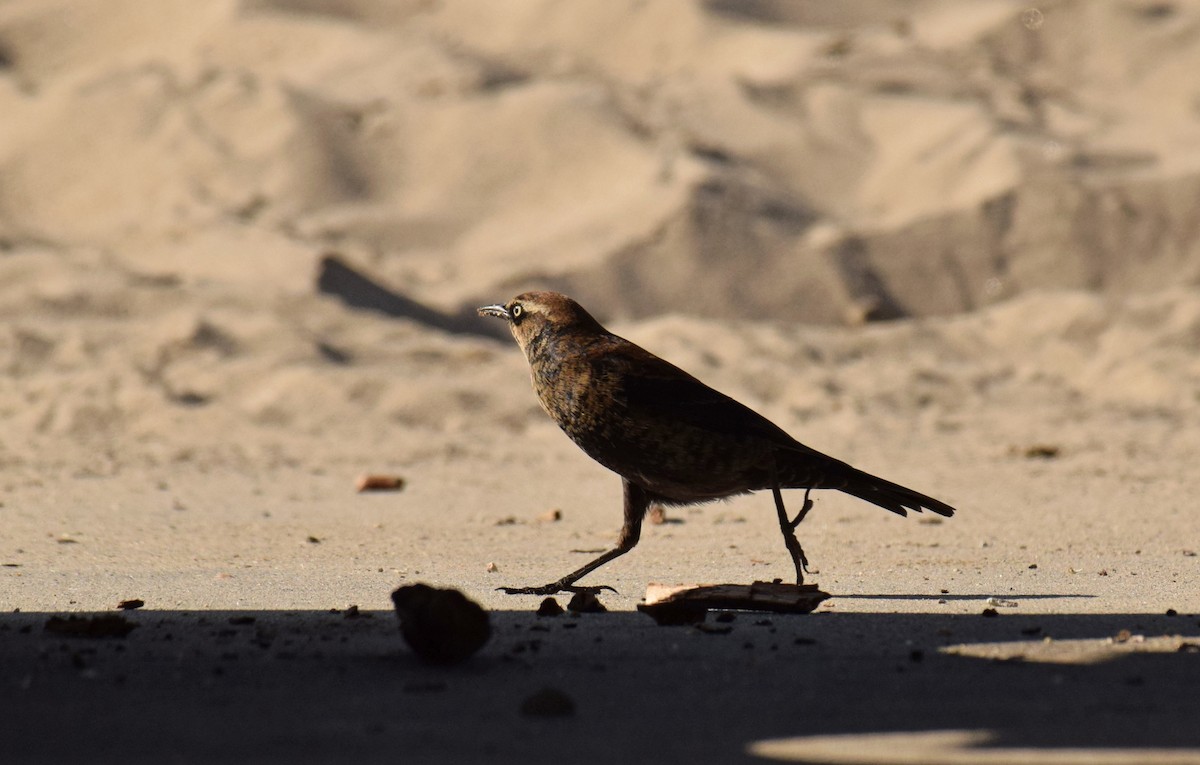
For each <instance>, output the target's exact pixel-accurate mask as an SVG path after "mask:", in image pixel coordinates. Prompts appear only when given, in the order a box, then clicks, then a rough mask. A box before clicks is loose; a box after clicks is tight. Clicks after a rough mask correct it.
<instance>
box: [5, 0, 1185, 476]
mask: <svg viewBox="0 0 1200 765" xmlns="http://www.w3.org/2000/svg"><path fill="white" fill-rule="evenodd" d="M0 114H2V115H3V119H0V315H2V316H3V319H4V331H3V332H2V333H0V359H2V360H3V365H4V368H5V369H6V371H7V373H8V376H9V379H10V384H8V385H6V386H5V393H4V394H3V396H2V399H3V401H2V403H0V406H2V407H3V410H4V413H5V419H6V421H7V424H6V429H7V433H8V437H7V438H6V439H5V440H6V443H5V445H4V450H5V451H4V460H5V461H6V462H8V463H11V464H23V463H40V462H41V461H42V460H43V459H44V458H46V459H49V458H50V457H48V456H46V455H38V453H37V452H36V451H31V449H35V448H36V445H37V444H45V445H46V448H47V449H49V454H50V455H53V454H58V453H62V454H66V453H67V452H69V451H70V450H71V449H73V448H75V446H76V445H78V444H82V443H86V444H88V445H87V446H86V447H85V448H84V449H83V455H76V456H73V457H70V458H65V457H64V458H63V459H64V462H65V463H66V464H75V462H76V459H77V458H84V459H90V460H94V459H95V455H96V450H95V444H104V445H105V448H106V449H107V450H108V451H110V452H112V453H113V454H116V453H117V452H120V453H121V454H128V453H130V450H132V451H133V452H141V453H143V457H145V458H147V459H151V460H155V461H157V460H162V459H167V458H168V456H169V455H170V454H172V453H179V452H186V453H189V454H190V453H194V450H195V449H197V448H200V447H201V446H202V445H203V444H204V443H205V442H206V441H208V440H212V441H214V442H224V443H225V446H223V447H221V448H224V449H226V450H228V449H230V448H232V447H230V446H229V445H228V440H229V439H228V438H227V435H228V433H229V432H230V430H229V429H230V428H234V427H237V428H246V427H249V428H250V430H249V431H247V432H248V433H249V432H258V431H262V432H265V435H264V436H263V437H264V438H266V440H267V441H268V442H272V441H275V440H279V439H281V438H282V435H281V434H284V433H286V434H291V433H293V432H295V433H298V434H304V433H308V434H310V435H313V436H314V437H319V436H317V435H316V434H322V435H324V436H332V435H333V431H339V429H340V431H339V432H341V435H343V436H345V437H347V438H348V439H350V440H355V439H365V440H366V441H367V442H369V443H371V444H380V443H387V442H388V441H389V440H390V439H391V437H392V431H391V428H392V425H393V424H395V423H400V424H401V425H404V426H411V427H416V428H418V429H420V430H428V431H430V432H432V433H439V434H445V433H447V432H451V431H453V430H454V428H455V427H463V428H473V427H487V426H490V425H500V426H501V427H502V428H511V427H524V424H525V423H527V422H530V421H533V420H532V418H536V417H537V416H538V414H537V413H536V411H535V410H534V407H533V406H532V402H531V401H530V400H529V398H528V397H527V396H526V395H525V393H526V392H525V391H524V390H521V389H520V388H521V386H491V385H482V384H480V382H481V381H483V380H496V379H500V376H501V375H507V376H510V377H511V376H516V375H519V374H520V372H519V367H520V363H519V360H518V359H516V358H515V357H514V354H513V353H512V352H511V349H510V348H507V347H502V346H495V345H493V344H490V343H486V342H480V341H477V340H472V339H471V338H470V337H469V335H470V334H471V333H472V332H474V331H484V330H482V329H479V327H480V325H476V324H473V323H472V321H471V320H470V318H469V309H470V306H472V305H475V304H478V303H481V302H485V301H486V302H491V301H494V300H497V299H504V298H507V297H509V296H510V295H511V294H513V293H515V292H516V291H519V290H522V289H526V288H529V287H536V286H549V287H555V288H558V289H561V290H564V291H567V292H569V293H571V294H573V295H574V296H576V297H577V298H578V299H579V300H581V301H582V302H583V303H584V304H585V305H587V306H588V307H590V308H591V309H592V310H593V311H594V312H595V313H597V315H599V316H600V317H602V318H603V319H605V320H615V321H618V322H621V321H625V322H628V321H631V320H641V319H645V318H650V317H657V316H664V315H671V316H674V317H675V318H673V319H671V320H669V321H667V323H665V324H664V323H661V322H656V323H652V324H651V325H649V326H647V327H646V328H644V329H638V330H636V332H637V334H638V335H639V337H640V338H656V337H660V336H661V338H662V344H663V345H664V346H667V347H668V349H669V350H672V351H674V352H675V353H676V354H677V355H679V356H683V357H685V358H686V357H687V356H688V354H689V353H691V354H692V355H693V356H695V357H696V360H697V362H698V363H699V365H700V367H701V371H705V370H704V367H705V365H706V364H707V366H708V367H711V369H710V370H709V374H710V379H714V381H715V382H718V383H721V384H723V385H725V386H726V387H729V386H733V387H734V388H735V389H736V388H739V387H740V386H746V387H751V386H753V389H752V390H751V391H750V392H751V393H752V394H753V395H754V396H755V398H756V401H755V402H754V403H756V404H757V405H759V406H768V407H770V406H778V407H780V408H781V409H784V410H786V409H788V408H791V409H793V410H795V411H797V412H803V411H810V410H811V414H812V415H813V416H818V415H819V414H820V413H821V412H824V411H826V410H828V409H829V408H830V406H831V405H837V404H838V403H839V400H840V398H844V397H846V396H850V397H852V398H854V397H858V398H860V399H861V400H862V401H868V400H873V398H877V397H883V398H886V399H887V400H888V401H889V402H890V405H891V406H892V407H893V408H894V409H895V408H897V407H898V408H899V409H897V412H899V411H900V410H903V409H904V408H905V407H916V408H921V407H925V408H929V407H931V406H933V407H937V406H943V405H950V404H953V405H956V406H963V407H966V406H968V405H970V404H971V403H975V404H981V405H982V404H984V403H986V402H987V401H992V400H993V399H995V398H996V396H998V395H999V393H1000V392H1001V391H1003V390H1005V389H1011V390H1014V391H1019V395H1020V396H1022V397H1026V398H1028V387H1027V386H1028V385H1029V384H1030V383H1029V381H1030V380H1036V381H1040V382H1041V383H1044V384H1046V385H1053V386H1058V387H1059V388H1061V389H1062V391H1065V392H1069V393H1070V394H1071V395H1073V396H1076V397H1080V398H1081V400H1083V401H1084V402H1094V403H1096V404H1098V405H1104V404H1107V403H1110V402H1118V403H1125V404H1130V405H1135V404H1136V405H1138V406H1142V407H1151V408H1153V407H1168V408H1178V407H1184V408H1188V407H1190V406H1191V405H1194V404H1195V403H1196V398H1197V392H1198V391H1200V383H1198V378H1200V367H1198V364H1200V362H1198V361H1197V358H1198V356H1197V353H1196V348H1197V344H1198V343H1200V296H1198V295H1197V292H1196V289H1195V285H1196V284H1197V281H1198V280H1200V7H1197V6H1195V5H1192V4H1187V3H1168V2H1135V1H1133V0H1128V1H1122V2H1115V1H1113V2H1107V1H1106V2H1092V1H1088V2H1053V3H1046V4H1043V5H1041V6H1039V7H1038V8H1037V9H1033V8H1029V7H1027V6H1025V5H1022V4H1020V3H1012V2H1002V1H998V2H991V1H985V0H980V1H979V2H971V3H961V2H912V3H904V4H894V3H881V2H871V1H868V0H859V1H857V2H846V3H838V4H836V7H831V6H830V4H828V3H823V2H769V1H766V0H763V1H761V2H737V3H734V2H720V1H718V0H712V1H711V2H655V3H642V2H618V1H615V0H595V1H594V2H572V3H562V2H549V1H545V0H537V1H534V0H529V1H527V2H506V3H491V2H482V1H481V2H453V3H439V2H428V1H426V0H421V1H420V2H392V1H390V0H388V1H387V2H384V1H383V0H328V1H322V0H290V1H289V0H243V1H241V2H235V1H234V0H211V1H209V2H202V3H197V2H191V1H190V0H178V1H175V0H163V1H162V2H155V3H149V4H148V3H143V2H138V1H136V0H128V1H124V0H122V1H117V0H113V1H112V2H105V3H102V4H101V3H94V2H87V1H86V0H7V1H6V2H2V3H0ZM327 255H333V256H335V257H336V260H335V261H328V262H333V263H335V264H337V265H339V266H345V267H346V270H348V272H349V273H351V274H361V275H365V276H367V278H369V279H372V280H376V281H377V282H378V283H379V284H380V285H382V286H384V288H385V289H389V290H391V291H393V292H394V293H396V294H397V295H398V296H401V297H402V298H403V299H404V300H406V301H408V302H407V303H406V305H408V306H409V308H411V313H410V314H409V315H410V316H411V317H412V318H414V319H416V321H409V322H399V323H397V322H390V321H379V320H376V319H375V318H373V317H372V316H369V315H366V314H358V313H351V312H347V311H346V310H345V309H344V307H343V306H342V304H341V303H340V302H339V301H338V300H337V299H336V298H335V297H332V296H330V295H323V294H322V291H321V289H320V288H319V286H318V285H319V283H320V282H321V276H320V274H321V272H322V266H321V263H322V258H324V257H325V256H327ZM328 262H327V264H328ZM333 291H336V289H335V290H333ZM400 313H402V314H403V313H404V311H403V310H402V311H400ZM431 316H432V317H437V316H446V317H455V316H458V317H460V319H458V320H454V321H457V322H458V323H457V324H455V323H454V321H451V320H449V319H448V320H447V321H450V323H449V324H446V323H445V322H443V323H442V324H438V323H437V322H433V324H434V327H435V328H434V329H433V330H431V329H429V328H428V325H429V324H430V322H429V317H431ZM908 317H942V318H938V319H937V320H933V319H928V320H924V321H922V322H919V323H909V324H902V325H899V326H895V327H886V328H885V327H880V328H879V329H878V330H874V329H868V330H866V331H839V330H837V329H834V328H826V329H820V330H815V329H814V330H808V329H798V328H797V327H799V326H802V325H809V324H821V325H839V324H851V325H857V324H862V323H863V322H870V321H874V320H880V319H897V318H908ZM718 320H733V321H734V322H735V323H734V324H732V325H718V323H717V322H718ZM759 320H761V321H764V322H766V323H765V324H762V325H761V326H759V325H755V324H754V323H753V322H754V321H759ZM798 323H800V324H798ZM622 326H623V327H624V328H626V329H629V331H630V332H634V331H635V330H633V329H630V328H629V327H628V325H622ZM447 327H451V328H454V327H456V328H458V329H459V330H462V331H464V332H466V333H467V336H462V335H461V333H459V336H452V334H447V333H446V332H445V331H443V330H445V329H447ZM757 337H768V338H770V343H771V347H770V349H769V350H768V349H764V348H762V347H757V346H756V345H755V343H753V342H748V341H749V340H750V338H757ZM718 338H724V339H726V340H727V342H716V341H717V339H718ZM897 338H904V340H903V342H902V343H901V344H900V345H897V344H896V343H897V342H900V341H897ZM714 343H715V344H714ZM811 345H816V346H822V345H825V346H828V347H825V348H824V349H822V350H814V349H813V348H812V347H810V346H811ZM676 346H678V347H676ZM849 346H853V347H856V348H859V350H858V351H856V353H862V354H865V355H868V356H870V358H871V359H872V361H871V363H870V364H863V365H862V366H863V368H858V366H854V368H853V371H852V372H851V370H850V369H849V368H848V362H843V361H840V360H839V359H838V354H837V353H836V352H835V351H833V350H830V348H832V347H849ZM897 348H903V349H904V350H897ZM493 366H503V367H504V370H503V372H499V371H496V372H493V370H492V369H491V367H493ZM893 367H894V369H893ZM747 368H762V374H758V373H756V374H753V375H746V374H745V373H744V372H729V371H722V370H745V369H747ZM884 370H891V371H884ZM843 374H845V375H846V376H848V377H851V378H852V382H851V383H849V386H850V387H849V389H847V388H845V387H842V386H834V387H837V388H838V391H839V392H837V393H827V391H828V390H830V384H826V385H825V386H824V387H822V386H821V384H820V381H821V380H822V379H824V378H825V377H826V376H829V375H833V376H835V377H836V376H841V375H843ZM772 376H777V377H778V378H779V379H780V382H779V383H778V384H768V383H767V382H764V380H769V379H770V378H771V377H772ZM743 378H744V379H743ZM498 389H499V390H504V391H505V392H504V393H499V392H498ZM860 389H861V390H860ZM918 390H919V391H920V392H915V391H918ZM509 391H511V393H510V392H509ZM814 391H816V392H814ZM734 392H741V393H744V392H746V390H745V389H742V390H735V391H734ZM1014 395H1017V394H1014ZM1064 395H1065V394H1064ZM916 399H920V401H921V402H922V403H914V401H915V400H916ZM856 400H858V399H856ZM860 403H861V401H860ZM264 428H265V431H263V429H264ZM256 429H257V431H256ZM331 429H332V430H331ZM239 432H241V431H239ZM239 440H240V441H243V442H244V443H245V444H248V446H247V445H244V446H242V447H239V448H247V449H250V450H251V451H253V450H254V449H255V448H256V447H255V444H257V443H258V441H257V440H256V439H255V438H251V437H249V436H247V437H245V438H243V439H239ZM113 444H120V448H116V447H114V446H113ZM163 444H167V446H163ZM214 448H217V445H216V444H214ZM338 448H350V447H346V446H345V444H344V443H342V444H340V445H339V446H338ZM371 448H372V449H373V448H374V446H372V447H371ZM350 450H351V451H353V449H352V448H350ZM31 454H33V455H37V456H32V457H31V456H30V455H31ZM395 456H396V457H397V458H401V459H403V458H405V457H406V456H409V455H406V454H405V453H404V450H403V449H402V448H401V449H400V450H399V453H397V454H396V455H395ZM112 459H117V460H118V461H119V458H117V457H115V456H114V457H112Z"/></svg>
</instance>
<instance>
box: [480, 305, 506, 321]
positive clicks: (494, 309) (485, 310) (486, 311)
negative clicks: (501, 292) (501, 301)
mask: <svg viewBox="0 0 1200 765" xmlns="http://www.w3.org/2000/svg"><path fill="white" fill-rule="evenodd" d="M475 310H476V312H477V313H478V314H479V315H480V316H498V317H499V318H501V319H504V320H505V321H508V320H509V319H510V318H512V317H511V316H509V315H508V309H507V308H505V307H504V306H502V305H483V306H480V307H479V308H477V309H475Z"/></svg>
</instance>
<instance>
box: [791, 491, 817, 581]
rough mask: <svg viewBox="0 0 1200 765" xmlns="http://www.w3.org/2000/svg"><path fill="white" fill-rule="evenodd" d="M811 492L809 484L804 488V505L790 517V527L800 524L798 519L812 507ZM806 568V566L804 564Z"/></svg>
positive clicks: (800, 519) (802, 517)
mask: <svg viewBox="0 0 1200 765" xmlns="http://www.w3.org/2000/svg"><path fill="white" fill-rule="evenodd" d="M811 493H812V487H811V486H809V487H808V488H807V489H805V490H804V507H802V508H800V512H798V513H796V517H795V518H793V519H792V528H793V529H794V528H796V527H797V526H799V525H800V521H802V520H804V516H806V515H808V511H809V510H812V509H813V501H812V500H811V499H809V498H808V495H809V494H811ZM806 568H807V566H806Z"/></svg>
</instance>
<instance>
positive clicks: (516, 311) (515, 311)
mask: <svg viewBox="0 0 1200 765" xmlns="http://www.w3.org/2000/svg"><path fill="white" fill-rule="evenodd" d="M524 313H525V309H524V308H523V307H522V306H521V304H520V303H517V304H516V305H514V306H513V307H512V308H510V309H509V311H508V315H509V316H511V317H512V318H513V319H519V318H521V316H522V315H524Z"/></svg>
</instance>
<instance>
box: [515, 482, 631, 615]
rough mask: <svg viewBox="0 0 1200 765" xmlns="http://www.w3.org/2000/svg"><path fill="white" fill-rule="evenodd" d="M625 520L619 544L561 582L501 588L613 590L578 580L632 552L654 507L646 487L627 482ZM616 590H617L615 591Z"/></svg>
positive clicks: (522, 592) (549, 592)
mask: <svg viewBox="0 0 1200 765" xmlns="http://www.w3.org/2000/svg"><path fill="white" fill-rule="evenodd" d="M624 484H625V523H624V524H623V525H622V526H621V536H620V537H618V538H617V546H616V547H614V548H613V549H611V550H609V551H608V552H606V553H604V554H603V555H601V556H600V557H599V558H596V559H595V560H594V561H592V562H591V563H589V564H587V565H586V566H584V567H583V568H580V569H578V570H577V571H572V572H571V573H569V574H567V575H566V576H564V577H563V578H562V579H559V580H558V581H557V582H551V583H550V584H547V585H543V586H541V587H501V588H500V589H501V590H503V591H504V592H506V593H508V594H509V595H553V594H554V593H556V592H563V591H566V592H592V593H595V592H599V591H600V590H612V589H613V588H612V587H608V586H607V585H605V586H600V587H579V586H576V584H575V582H576V581H578V580H580V579H582V578H583V577H585V576H587V575H588V574H590V573H592V572H593V571H595V570H596V569H598V568H600V567H601V566H603V565H604V564H605V563H608V562H609V561H611V560H613V559H614V558H619V557H621V556H622V555H624V554H625V553H627V552H629V551H630V550H632V549H633V548H634V546H635V545H637V543H638V539H639V538H640V537H641V535H642V519H643V518H645V517H646V510H648V509H649V507H650V498H649V497H648V496H646V490H645V489H643V488H642V487H640V486H637V485H635V484H632V483H630V482H629V481H625V482H624ZM613 592H616V590H613Z"/></svg>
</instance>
